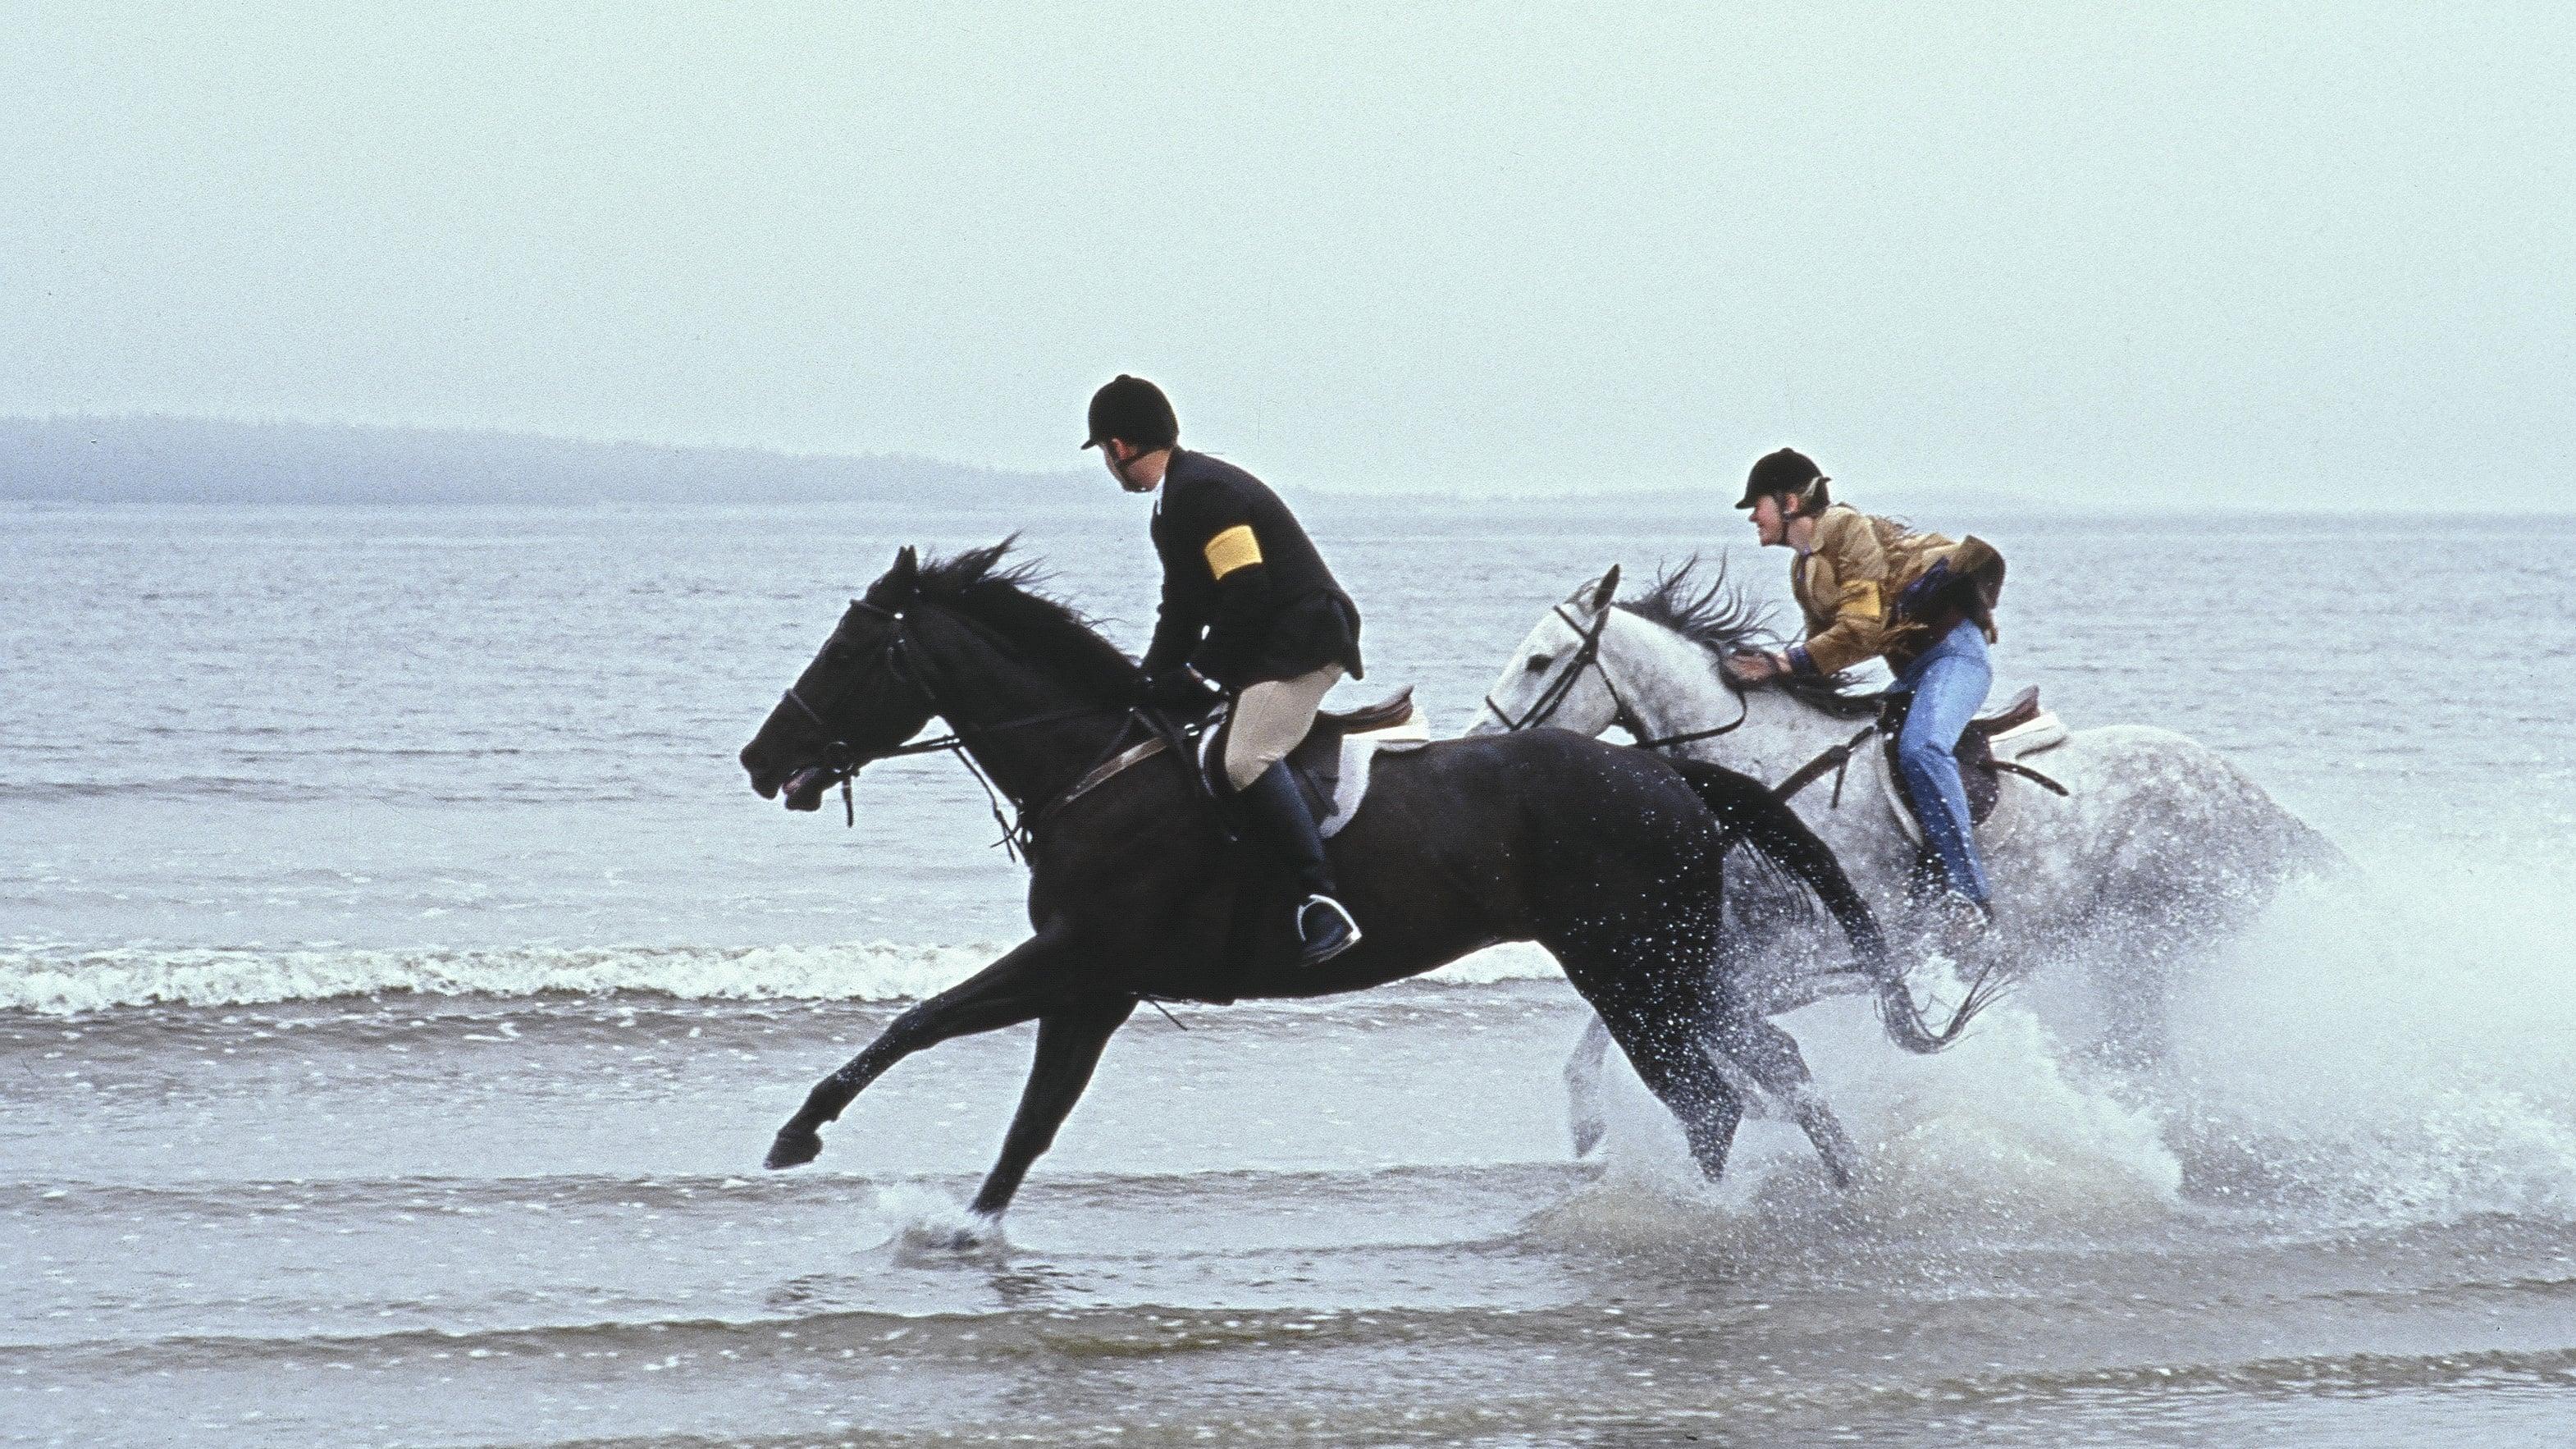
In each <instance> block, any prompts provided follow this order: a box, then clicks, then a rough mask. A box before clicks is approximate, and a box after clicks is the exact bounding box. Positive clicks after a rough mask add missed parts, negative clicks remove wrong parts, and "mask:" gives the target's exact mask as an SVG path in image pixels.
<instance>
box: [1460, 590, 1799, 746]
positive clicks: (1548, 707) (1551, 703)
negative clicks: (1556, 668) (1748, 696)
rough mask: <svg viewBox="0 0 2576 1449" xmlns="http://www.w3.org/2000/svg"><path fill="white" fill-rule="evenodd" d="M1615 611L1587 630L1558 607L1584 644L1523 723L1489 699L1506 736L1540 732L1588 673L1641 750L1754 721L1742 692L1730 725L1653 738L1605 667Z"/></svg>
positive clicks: (1604, 613)
mask: <svg viewBox="0 0 2576 1449" xmlns="http://www.w3.org/2000/svg"><path fill="white" fill-rule="evenodd" d="M1611 607H1612V606H1610V605H1608V604H1604V605H1603V606H1602V607H1601V613H1600V615H1599V616H1598V617H1597V618H1595V619H1594V620H1593V621H1592V627H1590V628H1589V629H1587V628H1585V627H1584V626H1583V625H1581V624H1579V623H1577V622H1575V618H1574V616H1573V615H1571V614H1569V613H1567V612H1565V606H1564V605H1563V604H1559V605H1557V606H1556V617H1557V618H1558V619H1560V620H1562V621H1564V624H1565V627H1566V628H1568V629H1571V630H1573V631H1574V635H1575V637H1576V638H1577V639H1579V640H1581V641H1582V642H1581V643H1579V644H1577V645H1576V646H1575V649H1574V653H1573V654H1572V655H1570V656H1568V658H1567V661H1566V665H1565V672H1564V673H1562V674H1559V675H1557V676H1556V678H1554V679H1551V680H1549V681H1548V684H1547V688H1545V689H1543V690H1541V691H1539V696H1538V698H1537V699H1534V700H1532V701H1530V707H1529V708H1528V709H1526V710H1523V711H1521V717H1520V718H1519V719H1514V718H1512V716H1511V712H1510V711H1508V710H1506V709H1504V708H1503V707H1502V706H1501V705H1500V704H1497V703H1495V702H1494V697H1493V696H1492V695H1490V694H1488V695H1486V696H1485V708H1487V709H1489V710H1492V711H1493V712H1494V718H1495V719H1497V720H1500V721H1502V725H1503V731H1504V733H1506V734H1517V733H1519V732H1520V731H1522V730H1526V729H1536V728H1537V727H1539V726H1540V725H1543V724H1545V723H1547V722H1548V719H1549V718H1550V717H1551V716H1553V715H1554V714H1555V713H1556V711H1557V708H1558V706H1560V705H1562V704H1564V703H1565V701H1566V697H1567V696H1569V695H1571V694H1572V693H1574V686H1575V685H1576V684H1577V683H1578V682H1580V681H1581V680H1582V678H1583V672H1584V671H1585V670H1587V669H1589V670H1592V671H1594V672H1596V673H1598V674H1599V675H1600V676H1601V687H1602V688H1603V689H1606V690H1608V691H1609V692H1610V704H1611V707H1612V709H1613V710H1614V711H1616V712H1615V713H1613V714H1612V715H1611V716H1610V722H1611V723H1612V724H1615V725H1617V726H1618V727H1619V728H1621V729H1623V730H1626V731H1627V732H1628V734H1629V736H1630V737H1631V738H1633V739H1634V740H1635V741H1636V742H1637V748H1639V749H1642V750H1659V749H1662V748H1664V747H1665V746H1667V745H1686V744H1689V743H1691V742H1692V741H1694V740H1712V739H1715V738H1717V737H1718V736H1719V735H1724V734H1732V733H1734V732H1735V731H1736V730H1738V729H1741V728H1743V726H1744V722H1745V720H1747V719H1749V718H1751V717H1752V714H1753V706H1752V705H1751V704H1750V703H1749V702H1746V701H1745V700H1744V697H1743V695H1742V693H1741V692H1738V693H1737V694H1736V699H1737V702H1738V703H1740V704H1743V706H1744V712H1743V713H1742V714H1739V715H1737V716H1736V717H1735V718H1734V719H1733V720H1731V721H1729V722H1728V723H1726V724H1722V725H1719V726H1717V727H1716V728H1714V729H1704V730H1688V731H1685V732H1683V733H1681V734H1677V735H1657V736H1649V735H1648V734H1647V733H1646V726H1645V723H1644V722H1643V721H1641V720H1639V719H1638V718H1637V713H1636V711H1635V710H1632V709H1630V708H1629V707H1628V701H1627V700H1626V698H1624V697H1623V696H1621V694H1620V693H1619V685H1618V682H1617V681H1616V680H1613V679H1612V678H1611V677H1610V671H1609V670H1608V669H1606V668H1604V667H1603V666H1602V663H1601V634H1602V631H1604V630H1606V629H1608V628H1609V627H1610V609H1611Z"/></svg>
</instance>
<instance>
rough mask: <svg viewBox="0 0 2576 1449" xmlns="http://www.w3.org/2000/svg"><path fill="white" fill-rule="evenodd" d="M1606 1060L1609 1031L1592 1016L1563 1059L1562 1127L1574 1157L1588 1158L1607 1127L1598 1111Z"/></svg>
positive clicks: (1608, 1047)
mask: <svg viewBox="0 0 2576 1449" xmlns="http://www.w3.org/2000/svg"><path fill="white" fill-rule="evenodd" d="M1609 1057H1610V1028H1608V1027H1606V1026H1603V1025H1602V1024H1601V1017H1600V1016H1599V1014H1597V1013H1596V1014H1595V1015H1594V1016H1593V1018H1592V1020H1591V1021H1589V1022H1588V1023H1586V1024H1585V1025H1584V1028H1583V1039H1582V1040H1581V1041H1578V1042H1576V1043H1575V1044H1574V1055H1572V1056H1570V1057H1567V1058H1566V1059H1565V1115H1566V1125H1567V1126H1569V1127H1570V1128H1572V1129H1573V1131H1574V1155H1575V1156H1577V1157H1584V1156H1588V1155H1590V1153H1591V1151H1592V1149H1593V1148H1595V1147H1598V1146H1600V1145H1601V1139H1602V1138H1603V1137H1604V1136H1606V1135H1608V1133H1609V1131H1610V1123H1609V1121H1608V1119H1607V1118H1605V1117H1604V1116H1603V1115H1602V1111H1601V1069H1602V1067H1603V1066H1604V1065H1606V1064H1607V1063H1608V1061H1609Z"/></svg>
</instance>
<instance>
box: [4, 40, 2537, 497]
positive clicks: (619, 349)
mask: <svg viewBox="0 0 2576 1449" xmlns="http://www.w3.org/2000/svg"><path fill="white" fill-rule="evenodd" d="M1524 8H1525V7H1519V6H1504V5H1484V6H1475V7H1461V8H1457V9H1440V10H1434V9H1430V8H1423V7H1411V6H1386V5H1378V4H1373V5H1366V6H1351V7H1347V8H1345V7H1328V6H1323V5H1317V4H1312V3H1301V4H1295V5H1287V6H1276V7H1255V6H1223V7H1219V6H1208V7H1188V8H1187V9H1182V8H1177V7H1176V8H1175V9H1174V10H1172V11H1170V12H1168V13H1164V14H1159V15H1158V14H1155V13H1152V12H1148V11H1144V10H1130V9H1109V8H1095V7H1076V6H1043V7H1026V8H1023V7H1019V6H1014V5H1002V4H993V3H982V4H977V5H972V6H945V5H942V6H930V5H910V6H903V7H883V8H880V7H872V6H861V5H853V4H833V5H823V6H815V7H811V8H804V7H783V6H758V5H713V4H704V3H697V4H689V5H685V6H675V7H672V8H669V9H666V10H648V9H647V8H646V7H643V6H640V5H615V6H604V7H601V8H598V9H596V10H592V11H588V12H581V11H577V10H576V9H575V8H574V7H571V6H568V5H555V4H545V5H531V4H527V3H523V0H510V3H501V4H490V5H464V6H443V5H434V4H413V5H392V4H382V5H364V6H361V5H355V4H351V5H346V6H322V7H299V6H292V5H287V4H282V3H273V0H272V3H261V4H258V5H255V6H242V7H240V8H238V9H234V8H232V7H227V6H221V5H213V4H206V5H190V6H185V7H172V6H164V5H158V4H155V5H149V6H136V7H124V6H114V5H107V4H91V3H83V4H70V3H66V4H55V5H42V6H36V5H10V6H8V8H7V10H6V12H5V17H0V18H5V20H6V23H7V33H8V44H7V45H6V47H5V48H0V195H5V201H0V412H12V413H51V412H75V411H77V412H128V411H154V412H172V413H189V414H200V413H202V414H224V415H245V416H261V417H292V418H303V419H313V420H318V421H364V422H389V423H419V424H436V425H467V426H495V427H505V428H513V429H528V430H536V431H542V432H548V433H558V434H569V435H578V436H593V437H612V438H635V439H647V440H655V441H670V442H722V443H733V444H751V445H758V446H765V447H776V448H784V449H790V450H798V451H903V452H919V453H926V454H931V455H935V456H939V457H943V458H951V459H958V460H964V461H974V462H985V463H995V464H1002V465H1007V466H1014V467H1035V468H1053V467H1063V466H1071V465H1079V464H1081V463H1082V462H1083V461H1084V460H1083V459H1081V458H1077V457H1076V455H1075V454H1074V453H1073V451H1072V450H1073V447H1074V445H1075V444H1076V443H1078V442H1079V441H1080V435H1081V419H1082V409H1083V402H1084V399H1085V398H1086V397H1087V396H1088V395H1089V392H1090V390H1091V388H1092V387H1093V386H1094V385H1096V384H1097V383H1098V382H1100V381H1101V380H1102V379H1104V378H1105V377H1107V376H1108V375H1109V374H1111V373H1113V372H1116V371H1119V370H1122V369H1123V370H1130V371H1135V372H1140V373H1143V374H1145V375H1146V376H1149V377H1153V378H1155V379H1157V380H1159V381H1161V382H1163V383H1164V384H1165V385H1166V386H1167V387H1168V388H1169V389H1170V391H1171V392H1172V394H1173V395H1174V397H1175V399H1176V400H1177V402H1178V403H1179V406H1180V409H1181V417H1182V424H1183V432H1184V436H1185V438H1186V439H1187V440H1188V441H1191V442H1193V443H1196V444H1198V445H1200V446H1204V447H1208V448H1211V449H1214V450H1216V451H1220V452H1224V453H1226V454H1228V455H1229V456H1232V457H1234V458H1236V459H1238V460H1240V461H1242V462H1245V463H1247V464H1248V465H1250V466H1252V467H1253V468H1254V469H1255V470H1256V471H1259V472H1262V473H1264V474H1265V475H1268V476H1270V477H1271V478H1272V479H1273V480H1274V481H1277V482H1282V483H1293V484H1299V485H1303V486H1307V487H1339V488H1358V487H1377V488H1414V487H1436V488H1467V489H1483V488H1492V489H1496V490H1509V491H1532V490H1547V489H1552V488H1556V487H1561V486H1567V485H1589V484H1591V483H1593V482H1595V481H1598V482H1599V483H1600V484H1601V485H1602V486H1623V487H1670V486H1675V485H1683V484H1691V483H1697V482H1707V483H1710V484H1712V485H1714V486H1723V485H1724V484H1726V483H1731V482H1732V481H1734V480H1736V479H1738V478H1740V477H1741V475H1742V472H1743V469H1744V466H1745V464H1746V463H1747V462H1749V461H1750V460H1751V459H1752V458H1753V457H1754V456H1755V455H1757V454H1758V453H1760V452H1762V451H1765V450H1767V449H1769V448H1771V447H1775V446H1778V445H1779V444H1781V443H1783V442H1794V443H1797V444H1799V445H1800V446H1802V447H1805V448H1807V449H1808V450H1809V451H1811V452H1813V453H1815V454H1816V455H1817V456H1818V457H1819V458H1820V459H1821V460H1822V461H1823V462H1824V463H1825V465H1826V468H1827V471H1829V472H1831V473H1833V474H1835V475H1836V476H1837V477H1838V478H1840V479H1842V480H1843V481H1844V482H1845V484H1846V486H1847V487H1849V488H1852V489H1856V490H1861V491H1864V492H1865V490H1866V488H1867V487H1868V486H1869V485H1870V484H1871V483H1872V482H1878V483H1881V484H1884V485H1886V486H1890V487H1895V486H1899V485H1901V486H1903V487H1904V488H1906V489H1907V490H1909V491H1912V490H1916V489H1922V488H1968V487H1980V486H1985V487H1992V488H1995V489H1998V490H2003V491H2009V492H2013V493H2019V494H2033V493H2046V494H2051V495H2057V496H2062V497H2065V498H2068V499H2070V500H2074V501H2079V502H2081V501H2099V502H2103V503H2122V502H2138V501H2142V500H2163V501H2173V502H2190V501H2194V500H2204V499H2213V498H2222V497H2231V498H2238V499H2242V500H2245V501H2248V502H2253V503H2257V504H2265V505H2272V506H2343V505H2356V504H2358V505H2373V504H2376V505H2389V504H2397V503H2402V502H2404V501H2405V500H2407V499H2409V498H2413V497H2418V496H2421V495H2422V493H2423V492H2424V490H2426V489H2428V488H2433V487H2437V486H2439V485H2442V484H2445V483H2447V484H2450V485H2452V486H2455V487H2459V488H2463V489H2467V490H2471V491H2472V492H2474V493H2477V494H2480V495H2487V496H2493V495H2494V494H2495V491H2496V490H2502V497H2503V499H2504V501H2507V502H2509V503H2512V504H2515V505H2518V506H2524V507H2553V506H2561V505H2563V503H2564V501H2565V498H2566V496H2567V495H2566V485H2567V484H2568V483H2569V481H2570V479H2571V476H2572V475H2576V18H2571V17H2576V6H2569V5H2565V4H2548V5H2534V6H2530V7H2527V8H2513V7H2502V6H2486V5H2477V4H2465V5H2463V4H2431V3H2427V4H2420V5H2402V6H2401V5H2377V4H2371V5H2364V4H2341V5H2338V4H2324V3H2312V4H2286V3H2285V4H2279V5H2269V6H2212V5H2195V4H2145V3H2141V4H2135V5H2122V6H2098V7H2097V6H2076V5H2056V4H2041V3H2029V0H2023V3H2009V4H1993V5H1932V4H1902V5H1898V4H1890V5H1885V6H1832V5H1817V4H1812V3H1799V4H1795V5H1786V4H1777V3H1771V4H1764V5H1760V6H1741V7H1737V6H1719V5H1685V6H1674V7H1669V8H1665V7H1647V8H1629V7H1611V6H1593V5H1568V6H1562V7H1552V8H1551V9H1550V10H1548V11H1547V12H1545V13H1539V12H1536V11H1535V9H1534V8H1532V13H1529V14H1527V15H1525V16H1521V17H1520V18H1509V17H1512V16H1513V15H1514V14H1515V12H1517V11H1521V10H1523V9H1524Z"/></svg>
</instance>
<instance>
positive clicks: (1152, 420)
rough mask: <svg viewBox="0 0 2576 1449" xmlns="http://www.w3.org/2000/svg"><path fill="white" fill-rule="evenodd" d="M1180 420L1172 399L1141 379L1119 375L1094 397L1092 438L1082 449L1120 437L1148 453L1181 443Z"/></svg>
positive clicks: (1092, 397) (1105, 384)
mask: <svg viewBox="0 0 2576 1449" xmlns="http://www.w3.org/2000/svg"><path fill="white" fill-rule="evenodd" d="M1180 437H1181V420H1180V419H1179V418H1178V417H1177V416H1175V415H1174V414H1173V412H1172V400H1171V399H1170V398H1167V397H1165V396H1163V390H1162V389H1161V388H1159V387H1156V386H1154V385H1153V384H1152V383H1150V382H1147V381H1146V380H1145V379H1143V378H1141V377H1130V376H1128V375H1127V374H1126V373H1123V372H1122V373H1120V374H1118V375H1117V376H1116V377H1113V378H1111V379H1109V380H1108V381H1107V382H1104V383H1102V384H1101V385H1100V391H1098V392H1095V393H1093V394H1092V395H1091V437H1090V439H1089V440H1088V441H1086V442H1085V443H1084V444H1083V445H1082V446H1084V447H1086V448H1096V447H1099V446H1100V445H1101V444H1103V443H1105V442H1108V441H1109V440H1110V439H1111V438H1118V439H1121V440H1124V441H1126V442H1130V443H1133V444H1135V445H1136V446H1137V447H1139V448H1142V449H1144V450H1145V451H1146V452H1148V453H1150V452H1153V451H1154V450H1155V449H1157V448H1168V447H1171V446H1172V445H1173V444H1174V443H1177V442H1179V441H1180Z"/></svg>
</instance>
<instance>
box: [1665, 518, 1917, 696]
mask: <svg viewBox="0 0 2576 1449" xmlns="http://www.w3.org/2000/svg"><path fill="white" fill-rule="evenodd" d="M1700 564H1701V559H1700V556H1699V555H1698V554H1692V555H1691V556H1690V557H1689V558H1686V559H1684V560H1682V562H1681V566H1680V567H1678V568H1667V569H1665V570H1663V571H1662V572H1661V573H1659V574H1657V575H1656V576H1655V582H1654V586H1653V587H1652V588H1649V589H1648V590H1646V592H1644V593H1643V594H1639V595H1636V596H1635V597H1632V598H1626V599H1621V600H1620V601H1619V602H1618V604H1617V605H1616V607H1618V608H1622V609H1625V610H1627V611H1628V612H1629V613H1631V614H1634V615H1636V616H1637V617H1638V618H1640V619H1643V620H1645V621H1647V622H1648V623H1650V624H1661V625H1662V626H1664V627H1665V628H1667V629H1670V630H1672V631H1673V632H1674V633H1676V634H1679V635H1681V636H1682V637H1683V638H1685V639H1688V640H1689V641H1690V642H1692V643H1693V644H1696V645H1698V646H1699V647H1700V648H1701V649H1702V650H1703V651H1705V652H1706V653H1707V654H1708V656H1709V658H1710V660H1711V662H1712V663H1713V662H1715V661H1717V660H1720V659H1723V658H1725V657H1726V656H1727V655H1729V654H1732V653H1736V652H1738V651H1740V650H1746V649H1777V648H1779V647H1780V646H1781V645H1782V644H1784V643H1786V642H1787V641H1786V640H1784V639H1783V638H1782V637H1781V635H1780V631H1779V630H1778V629H1777V628H1775V627H1773V625H1772V622H1771V617H1772V611H1771V610H1770V608H1769V607H1767V606H1766V605H1763V604H1760V603H1757V602H1755V601H1754V600H1753V599H1751V598H1748V597H1747V596H1746V595H1745V592H1744V590H1743V588H1742V587H1740V586H1739V585H1736V584H1733V583H1729V582H1728V581H1727V577H1726V560H1725V559H1724V558H1723V557H1721V558H1719V559H1718V561H1717V566H1716V567H1715V568H1714V569H1713V570H1711V571H1710V572H1709V573H1708V574H1707V575H1706V576H1705V577H1704V578H1703V576H1702V575H1701V573H1700ZM1767 687H1769V688H1773V689H1778V690H1781V691H1783V692H1785V693H1788V694H1791V695H1795V696H1796V697H1797V698H1798V699H1800V700H1801V701H1803V702H1805V703H1806V704H1808V705H1810V706H1812V707H1813V708H1816V709H1819V710H1822V711H1824V712H1825V713H1827V714H1830V715H1834V716H1837V717H1839V718H1843V719H1859V718H1861V717H1862V716H1864V715H1874V714H1876V713H1878V701H1877V699H1876V698H1874V697H1871V696H1867V695H1858V694H1854V693H1852V692H1851V691H1852V677H1851V675H1850V673H1849V672H1848V671H1846V672H1844V673H1841V674H1830V675H1825V676H1822V677H1817V678H1807V677H1796V678H1785V679H1778V680H1775V681H1773V682H1772V683H1771V684H1770V685H1769V686H1767Z"/></svg>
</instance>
